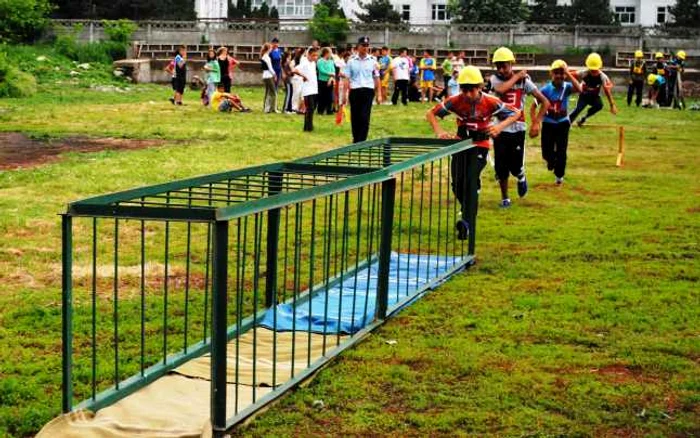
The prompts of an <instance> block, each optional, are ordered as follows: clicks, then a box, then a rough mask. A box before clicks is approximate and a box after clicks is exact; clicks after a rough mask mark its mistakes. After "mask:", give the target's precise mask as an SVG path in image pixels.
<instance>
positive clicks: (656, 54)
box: [654, 52, 664, 59]
mask: <svg viewBox="0 0 700 438" xmlns="http://www.w3.org/2000/svg"><path fill="white" fill-rule="evenodd" d="M663 57H664V54H663V53H661V52H656V53H655V54H654V58H656V59H659V58H663Z"/></svg>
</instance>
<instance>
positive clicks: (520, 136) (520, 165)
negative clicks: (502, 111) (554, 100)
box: [501, 131, 527, 198]
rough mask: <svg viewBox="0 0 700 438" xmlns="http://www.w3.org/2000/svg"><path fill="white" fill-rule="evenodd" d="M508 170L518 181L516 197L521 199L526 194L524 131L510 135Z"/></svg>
mask: <svg viewBox="0 0 700 438" xmlns="http://www.w3.org/2000/svg"><path fill="white" fill-rule="evenodd" d="M501 135H503V134H501ZM508 170H509V171H510V174H511V175H513V176H514V177H515V178H516V179H517V180H518V182H517V186H518V196H520V197H521V198H522V197H523V196H525V194H526V193H527V179H526V178H525V131H520V132H516V133H514V134H513V135H512V142H511V144H510V146H509V148H508Z"/></svg>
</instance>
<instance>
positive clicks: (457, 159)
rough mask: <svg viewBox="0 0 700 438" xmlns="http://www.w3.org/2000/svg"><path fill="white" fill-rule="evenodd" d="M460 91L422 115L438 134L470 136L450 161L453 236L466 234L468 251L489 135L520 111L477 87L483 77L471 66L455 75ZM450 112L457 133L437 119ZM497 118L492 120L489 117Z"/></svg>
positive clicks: (506, 123)
mask: <svg viewBox="0 0 700 438" xmlns="http://www.w3.org/2000/svg"><path fill="white" fill-rule="evenodd" d="M457 82H458V83H459V86H460V90H461V92H460V93H459V94H458V95H456V96H452V97H450V98H448V99H445V100H444V101H443V102H441V103H439V104H437V105H436V106H435V107H434V108H433V109H431V110H430V111H428V113H427V114H426V118H427V119H428V123H430V126H431V127H432V128H433V131H434V132H435V134H437V136H438V137H439V138H458V139H467V138H469V139H471V140H472V143H473V144H474V147H472V148H470V149H467V150H465V151H463V152H460V153H458V154H456V155H455V156H454V157H453V159H452V163H451V174H452V191H453V193H454V195H455V197H456V198H457V200H458V201H459V203H460V204H461V213H462V215H461V218H460V219H459V220H458V221H457V223H456V225H455V228H456V229H457V232H458V235H457V238H458V239H460V240H466V239H467V238H468V237H469V236H470V235H471V236H472V238H471V239H470V241H469V253H470V254H473V253H474V238H473V236H474V232H475V229H476V213H477V207H478V203H479V197H478V196H479V192H478V191H479V189H480V186H481V180H480V175H481V171H482V170H483V169H484V166H486V157H487V155H488V152H489V148H490V147H491V137H498V135H499V134H500V133H501V132H502V131H503V130H504V129H505V128H506V127H508V126H510V125H512V124H513V123H515V122H516V121H517V120H518V118H520V113H521V112H520V111H519V110H517V109H515V108H513V107H512V106H510V105H506V104H504V103H503V102H502V101H501V100H500V99H499V98H497V97H495V96H491V95H489V94H485V93H483V92H482V91H481V89H482V88H483V86H484V78H483V76H482V75H481V71H479V69H478V68H476V67H474V66H471V65H470V66H466V67H464V69H463V70H462V71H461V72H460V74H459V77H458V79H457ZM450 113H452V114H454V115H455V116H456V117H457V135H453V134H450V133H449V132H447V131H445V130H444V129H443V128H442V127H441V126H440V123H439V122H438V120H437V119H438V117H440V118H443V117H445V116H447V115H449V114H450ZM495 116H500V117H501V120H500V121H499V122H498V123H496V124H493V123H492V119H493V118H494V117H495Z"/></svg>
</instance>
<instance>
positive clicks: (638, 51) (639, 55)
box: [634, 50, 644, 58]
mask: <svg viewBox="0 0 700 438" xmlns="http://www.w3.org/2000/svg"><path fill="white" fill-rule="evenodd" d="M634 57H635V58H644V52H642V51H641V50H637V51H636V52H634Z"/></svg>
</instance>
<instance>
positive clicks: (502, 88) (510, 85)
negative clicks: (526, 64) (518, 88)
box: [493, 70, 527, 94]
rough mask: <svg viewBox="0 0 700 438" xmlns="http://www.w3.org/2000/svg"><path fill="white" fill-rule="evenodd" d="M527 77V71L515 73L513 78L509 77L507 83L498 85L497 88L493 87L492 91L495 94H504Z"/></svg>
mask: <svg viewBox="0 0 700 438" xmlns="http://www.w3.org/2000/svg"><path fill="white" fill-rule="evenodd" d="M526 77H527V70H521V71H519V72H517V73H515V74H514V75H513V76H511V77H510V79H508V80H507V81H505V82H503V83H502V84H501V85H498V86H497V87H493V89H494V90H495V91H496V93H501V94H502V93H505V92H506V91H508V90H510V89H511V88H513V87H514V86H515V84H517V83H518V81H520V80H522V79H525V78H526Z"/></svg>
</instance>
